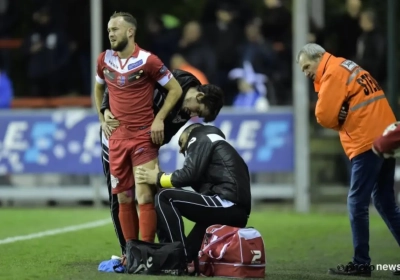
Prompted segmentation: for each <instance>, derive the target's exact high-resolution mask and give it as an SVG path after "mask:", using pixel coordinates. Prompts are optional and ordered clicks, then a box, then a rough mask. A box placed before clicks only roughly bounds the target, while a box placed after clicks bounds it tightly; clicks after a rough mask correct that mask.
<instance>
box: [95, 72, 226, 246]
mask: <svg viewBox="0 0 400 280" xmlns="http://www.w3.org/2000/svg"><path fill="white" fill-rule="evenodd" d="M172 74H173V75H174V77H175V78H176V80H177V81H178V82H179V84H180V85H181V87H182V90H183V94H182V96H181V98H180V100H179V101H178V102H177V104H176V105H175V107H174V108H173V109H172V111H171V113H170V114H169V116H168V117H167V118H166V119H165V121H164V125H165V128H164V142H163V144H167V143H169V142H170V140H171V138H172V137H173V136H174V135H175V134H176V133H177V132H178V131H179V129H181V127H182V126H184V125H185V124H186V123H187V122H188V121H189V119H190V118H191V117H196V116H197V117H200V118H204V121H205V122H211V121H214V120H215V118H216V117H217V115H218V113H219V111H220V110H221V108H222V106H223V99H224V94H223V91H222V90H221V89H220V88H219V87H217V86H215V85H201V83H200V81H199V80H198V79H197V78H196V77H195V76H194V75H193V74H191V73H189V72H186V71H183V70H173V71H172ZM166 94H167V91H166V90H165V89H164V88H162V87H160V86H157V88H156V89H155V91H154V105H153V110H154V115H157V113H158V111H159V110H160V108H161V106H162V105H163V103H164V100H165V97H166ZM109 108H110V107H109V96H108V90H107V89H106V90H105V92H104V97H103V104H102V106H101V112H102V113H104V112H107V113H105V115H106V116H109V117H106V122H105V123H104V124H103V126H102V129H103V131H102V132H101V136H100V137H101V143H102V164H103V170H104V175H105V176H106V180H107V187H108V193H109V200H110V208H111V218H112V220H113V223H114V228H115V232H116V234H117V238H118V240H119V243H120V246H121V250H122V254H124V253H125V239H124V237H123V235H122V232H121V227H120V222H119V219H118V209H119V205H118V200H117V198H116V195H115V194H114V195H113V194H112V193H111V178H110V165H109V162H108V153H109V152H108V140H107V139H108V138H109V136H110V135H111V133H112V130H113V129H115V127H117V126H118V120H117V119H115V118H114V119H110V116H112V113H111V112H110V111H109ZM107 123H108V124H110V125H107ZM104 126H106V129H104ZM134 214H135V213H134ZM136 215H137V213H136Z"/></svg>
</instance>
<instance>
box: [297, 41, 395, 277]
mask: <svg viewBox="0 0 400 280" xmlns="http://www.w3.org/2000/svg"><path fill="white" fill-rule="evenodd" d="M296 62H297V63H298V64H299V66H300V68H301V70H302V72H304V74H305V75H306V76H307V77H308V78H311V79H312V80H314V87H315V91H316V92H318V101H317V105H316V108H315V116H316V118H317V121H318V123H319V124H320V125H321V126H323V127H325V128H330V129H334V130H337V131H339V136H340V141H341V143H342V146H343V149H344V151H345V152H346V154H347V156H348V157H349V159H350V161H351V166H352V174H351V186H350V190H349V193H348V197H347V206H348V211H349V216H350V223H351V230H352V235H353V246H354V256H353V260H352V262H351V263H350V264H349V265H347V266H346V268H345V269H344V270H341V269H329V273H330V274H336V275H360V276H369V275H370V274H371V270H369V269H360V268H361V267H360V265H363V266H364V265H367V266H366V267H369V264H370V262H371V259H370V257H369V214H368V207H369V203H370V198H371V196H372V197H373V201H374V205H375V208H376V209H377V210H378V212H379V214H380V215H381V217H382V219H383V220H384V221H385V223H386V225H387V226H388V228H389V229H390V231H391V232H392V234H393V236H394V238H395V239H396V241H397V243H398V244H399V245H400V209H399V208H398V206H397V205H396V200H395V197H394V190H393V187H394V171H395V159H393V158H392V159H386V160H385V159H383V158H380V157H378V156H377V155H376V154H375V153H374V152H373V151H372V144H373V142H374V140H375V139H376V138H378V137H379V136H381V135H382V133H383V131H384V130H385V128H386V127H388V126H389V125H390V124H391V123H393V122H395V121H396V119H395V116H394V114H393V111H392V109H391V108H390V106H389V103H388V101H387V99H386V97H385V94H384V92H383V90H382V88H381V87H380V85H379V84H378V83H377V82H376V80H375V79H374V78H373V77H372V76H371V75H370V74H369V73H368V72H367V71H365V70H364V69H363V68H362V67H361V66H359V65H357V64H356V63H355V62H353V61H351V60H348V59H345V58H341V57H335V56H333V55H332V54H330V53H328V52H326V51H325V49H324V48H322V47H321V46H319V45H317V44H307V45H305V46H304V47H303V48H302V49H301V50H300V51H299V53H298V55H297V58H296ZM343 110H345V111H346V112H347V117H345V118H343V116H342V115H341V111H343ZM342 113H343V112H342ZM364 267H365V266H364Z"/></svg>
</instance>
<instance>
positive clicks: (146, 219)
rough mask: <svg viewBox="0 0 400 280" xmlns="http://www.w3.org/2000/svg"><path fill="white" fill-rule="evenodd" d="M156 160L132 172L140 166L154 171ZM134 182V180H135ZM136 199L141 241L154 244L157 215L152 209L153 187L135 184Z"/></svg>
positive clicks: (135, 167)
mask: <svg viewBox="0 0 400 280" xmlns="http://www.w3.org/2000/svg"><path fill="white" fill-rule="evenodd" d="M157 162H158V160H157V158H155V159H153V160H150V161H148V162H146V163H144V164H140V165H138V166H134V167H133V172H134V173H135V172H136V169H137V168H138V167H140V166H143V167H146V168H149V169H154V167H155V165H156V163H157ZM135 181H136V180H135ZM135 191H136V199H137V201H138V205H139V229H140V235H141V239H142V240H143V241H147V242H154V239H155V236H156V230H157V215H156V211H155V209H154V196H155V186H152V185H148V184H138V183H136V184H135Z"/></svg>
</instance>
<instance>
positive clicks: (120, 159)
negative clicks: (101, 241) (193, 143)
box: [95, 12, 182, 243]
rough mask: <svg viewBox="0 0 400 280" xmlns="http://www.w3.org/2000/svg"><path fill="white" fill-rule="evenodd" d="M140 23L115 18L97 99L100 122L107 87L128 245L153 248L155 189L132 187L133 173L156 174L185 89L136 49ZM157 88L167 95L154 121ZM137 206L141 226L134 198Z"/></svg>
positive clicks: (115, 186) (114, 173)
mask: <svg viewBox="0 0 400 280" xmlns="http://www.w3.org/2000/svg"><path fill="white" fill-rule="evenodd" d="M136 28H137V22H136V19H135V18H134V17H133V16H132V15H131V14H129V13H123V12H121V13H114V14H113V15H112V16H111V17H110V20H109V22H108V37H109V39H110V44H111V50H106V51H105V52H102V53H101V54H100V55H99V57H98V59H97V76H96V84H95V98H96V106H97V109H98V114H99V119H100V121H101V122H103V121H104V116H103V114H101V113H100V107H101V102H102V99H103V93H104V89H105V87H104V85H105V83H106V84H107V88H108V90H109V95H110V108H111V111H112V112H113V114H114V116H115V117H116V118H117V119H118V121H119V122H120V125H119V126H118V127H117V128H116V129H115V130H114V131H113V133H112V135H111V137H110V139H109V161H110V167H111V169H110V173H111V175H110V176H111V187H112V193H113V194H117V197H118V203H119V215H118V216H119V221H120V223H121V229H122V232H123V235H124V238H125V240H126V241H127V242H128V243H129V241H130V240H133V239H138V236H137V234H136V230H135V229H137V228H138V227H139V230H140V234H141V237H142V240H144V241H147V242H154V238H155V232H156V222H157V221H156V219H157V217H156V213H155V210H154V202H153V197H154V195H153V193H154V190H153V186H150V185H148V184H138V183H136V184H135V192H136V193H135V192H133V191H132V187H133V184H134V171H135V170H136V169H137V168H138V167H139V166H146V167H149V168H154V166H155V164H156V163H157V157H158V149H159V146H160V145H161V144H162V142H163V140H164V139H163V138H164V133H163V132H164V120H165V118H166V117H167V116H168V114H169V112H170V111H171V109H172V108H173V107H174V106H175V104H176V102H177V101H178V100H179V98H180V97H181V94H182V88H181V86H180V85H179V83H178V82H177V81H176V79H175V78H174V77H173V75H172V74H171V72H170V71H169V70H168V69H167V68H166V67H165V66H164V65H163V63H162V62H161V61H160V59H159V58H158V57H157V56H155V55H154V54H152V53H150V52H148V51H145V50H143V49H141V48H140V47H139V46H138V45H137V44H136V43H135V33H136ZM155 82H157V83H158V84H160V86H162V87H164V88H165V89H166V90H167V91H168V95H167V97H166V99H165V102H164V104H163V106H162V107H161V109H160V110H159V112H158V114H157V115H156V116H154V115H153V109H152V106H153V92H154V88H155V85H154V84H155ZM135 195H136V198H137V200H138V203H139V211H140V214H139V215H140V217H139V221H138V220H137V215H135V213H136V206H135V203H134V197H135Z"/></svg>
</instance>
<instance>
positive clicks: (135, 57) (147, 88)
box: [96, 44, 173, 139]
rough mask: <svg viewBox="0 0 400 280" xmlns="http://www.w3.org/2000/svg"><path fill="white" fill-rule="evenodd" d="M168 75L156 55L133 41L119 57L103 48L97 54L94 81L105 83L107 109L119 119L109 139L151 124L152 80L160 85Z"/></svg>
mask: <svg viewBox="0 0 400 280" xmlns="http://www.w3.org/2000/svg"><path fill="white" fill-rule="evenodd" d="M172 77H173V76H172V74H171V72H170V71H169V70H168V69H167V67H166V66H165V65H164V64H163V63H162V62H161V60H160V59H159V58H158V57H157V56H156V55H154V54H152V53H150V52H148V51H145V50H143V49H141V48H140V47H139V46H138V45H137V44H136V45H135V51H134V52H133V53H132V55H131V56H130V57H129V58H127V59H121V58H119V56H118V54H117V52H115V51H113V50H106V51H105V52H102V53H101V54H100V55H99V57H98V58H97V75H96V81H97V82H98V83H101V84H104V83H106V84H107V87H108V90H109V98H110V110H111V112H112V113H113V115H114V116H115V118H116V119H117V120H119V121H120V126H119V127H118V128H117V129H116V130H115V131H114V132H113V133H112V135H111V139H128V138H132V137H134V135H135V133H136V132H137V130H138V128H141V127H146V126H151V124H152V122H153V120H154V114H153V93H154V88H155V82H158V83H159V84H160V85H161V86H164V85H165V84H167V83H168V82H169V81H170V80H171V78H172Z"/></svg>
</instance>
